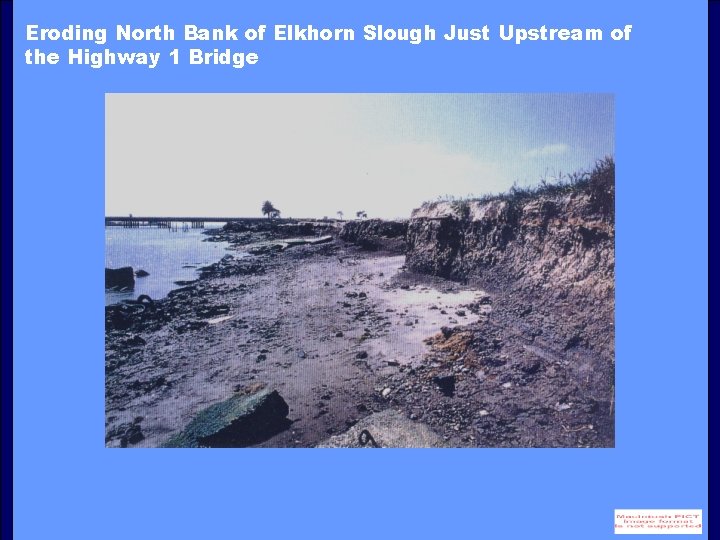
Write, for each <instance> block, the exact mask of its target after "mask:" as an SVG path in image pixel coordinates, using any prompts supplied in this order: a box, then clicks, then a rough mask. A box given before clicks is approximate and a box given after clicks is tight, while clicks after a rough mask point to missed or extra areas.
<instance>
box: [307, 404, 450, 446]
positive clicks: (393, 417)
mask: <svg viewBox="0 0 720 540" xmlns="http://www.w3.org/2000/svg"><path fill="white" fill-rule="evenodd" d="M364 431H367V432H368V433H369V434H370V437H371V440H370V438H368V437H367V435H366V436H365V437H364V440H363V442H364V443H365V444H361V439H360V435H361V433H363V432H364ZM368 443H370V444H368ZM446 446H447V444H446V443H445V442H444V441H443V438H442V437H440V435H438V434H437V433H435V432H434V431H432V430H431V429H430V428H429V427H428V426H427V425H425V424H422V423H420V422H415V421H413V420H409V419H408V418H406V417H405V416H404V415H403V414H402V413H401V412H399V411H395V410H392V409H388V410H385V411H382V412H379V413H375V414H371V415H370V416H367V417H365V418H363V419H362V420H360V421H359V422H358V423H357V424H355V425H354V426H353V427H351V428H350V429H349V430H347V431H346V432H345V433H341V434H340V435H335V436H334V437H330V438H329V439H328V440H326V441H325V442H323V443H321V444H319V445H318V448H363V447H364V448H442V447H446Z"/></svg>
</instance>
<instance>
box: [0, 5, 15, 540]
mask: <svg viewBox="0 0 720 540" xmlns="http://www.w3.org/2000/svg"><path fill="white" fill-rule="evenodd" d="M1 5H2V210H1V211H0V214H1V218H0V219H1V220H2V264H1V266H0V276H2V397H1V398H0V399H2V476H3V479H2V521H3V523H2V536H3V538H10V537H11V536H12V531H13V512H12V500H13V499H12V486H13V467H12V458H13V444H12V440H13V439H12V434H13V423H12V422H13V384H12V381H13V361H12V358H13V355H12V351H13V332H12V305H13V289H12V272H13V265H12V237H13V235H12V224H13V207H12V201H13V189H12V172H13V146H12V135H13V133H12V126H13V110H12V103H13V85H12V65H13V58H12V35H13V33H12V21H13V18H12V13H13V6H12V2H10V1H8V0H3V1H2V4H1Z"/></svg>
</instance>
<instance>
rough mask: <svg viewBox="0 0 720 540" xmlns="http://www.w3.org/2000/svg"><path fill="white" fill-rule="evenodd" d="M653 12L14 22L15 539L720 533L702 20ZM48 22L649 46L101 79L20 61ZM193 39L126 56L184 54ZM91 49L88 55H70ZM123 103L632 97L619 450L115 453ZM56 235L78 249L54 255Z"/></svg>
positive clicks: (287, 50) (342, 54) (311, 7)
mask: <svg viewBox="0 0 720 540" xmlns="http://www.w3.org/2000/svg"><path fill="white" fill-rule="evenodd" d="M647 7H648V4H647V3H641V2H627V1H614V0H612V1H611V0H607V1H605V2H602V3H594V4H592V5H587V4H586V3H581V2H560V1H547V2H502V3H500V2H497V3H492V4H491V3H482V4H481V3H479V2H453V1H446V2H442V3H438V4H436V5H435V7H422V6H420V5H417V4H416V3H409V2H408V3H406V5H405V6H400V5H398V4H397V3H390V2H374V1H370V2H362V3H344V4H340V3H338V4H335V6H334V7H323V6H321V5H320V4H312V3H307V2H303V3H299V2H298V3H291V2H287V3H275V2H257V3H250V2H243V3H239V2H230V1H224V2H222V1H206V2H202V3H192V4H183V3H181V2H169V3H160V2H138V1H124V2H112V3H110V2H77V1H70V2H67V1H66V2H51V1H40V0H35V1H18V2H15V21H14V24H15V36H14V40H15V52H14V59H15V65H14V99H15V103H14V113H15V125H14V165H15V171H14V292H15V305H14V343H15V351H14V370H15V371H14V459H15V461H14V472H15V479H14V504H15V507H14V508H15V509H14V516H15V534H16V537H17V538H21V539H45V538H73V539H85V538H92V539H97V538H103V539H113V538H128V537H129V538H136V539H140V538H224V537H250V536H256V535H257V536H260V537H267V538H305V537H308V538H387V537H391V536H392V537H396V538H493V539H495V538H521V539H527V538H552V539H565V538H567V539H577V538H583V539H595V538H610V537H613V536H614V535H613V510H614V509H615V508H690V509H695V508H702V509H704V510H705V511H706V512H705V513H706V514H707V477H706V476H707V5H706V3H704V2H698V1H692V2H675V3H672V2H667V3H660V4H655V5H654V7H653V8H651V9H653V11H647ZM33 23H34V24H40V25H41V26H56V27H63V26H65V25H68V24H82V25H83V26H90V27H92V26H104V27H109V28H110V29H114V25H115V24H126V23H127V24H133V25H135V26H148V27H150V26H154V25H156V24H163V23H167V24H170V25H171V26H174V27H176V28H177V29H178V30H179V29H181V28H182V25H183V24H190V23H192V24H198V25H203V26H211V27H212V26H223V25H224V24H226V23H227V24H231V25H233V26H240V27H249V26H252V25H257V24H261V23H266V24H281V23H295V24H308V23H312V24H314V25H316V26H352V27H355V28H362V26H363V25H365V24H370V23H375V24H380V23H382V24H385V25H387V26H415V25H422V24H425V23H428V24H431V25H433V26H435V27H436V28H438V29H444V28H446V27H447V26H449V25H450V24H452V23H457V24H460V25H467V26H476V25H482V24H489V25H490V26H491V28H494V27H497V25H499V24H503V23H504V24H510V23H514V24H517V25H520V26H539V25H541V24H547V25H549V26H570V27H573V26H590V27H601V28H605V29H609V28H613V27H622V26H624V25H625V24H632V25H633V34H632V39H631V41H630V42H617V43H616V42H611V41H604V42H601V43H580V42H578V43H569V42H566V43H561V42H554V43H550V42H548V43H541V42H536V43H526V44H524V45H521V46H514V45H512V44H509V43H506V42H502V41H500V40H499V39H497V38H496V39H494V40H493V41H491V42H489V43H481V44H480V43H465V44H463V43H448V42H444V41H442V40H441V41H437V42H434V43H427V44H423V45H421V46H417V47H413V46H410V45H408V44H405V43H400V44H392V43H383V44H379V43H373V42H364V41H363V40H362V39H359V40H358V41H356V42H354V43H342V42H339V43H299V42H286V43H275V42H273V41H265V42H263V43H256V44H244V43H243V42H240V43H239V44H237V45H236V46H235V47H236V48H237V49H239V50H257V52H258V53H259V54H260V58H261V60H260V63H259V64H257V65H255V66H250V67H247V68H245V69H243V70H236V69H232V68H230V67H228V66H212V67H197V66H182V65H181V66H171V65H168V63H167V58H164V60H165V63H161V65H160V66H159V67H158V68H157V69H155V70H148V69H146V68H144V67H127V66H124V67H120V66H107V67H105V68H103V69H101V70H93V69H90V68H89V67H84V66H67V65H57V66H26V65H24V61H23V60H24V59H23V51H24V50H25V49H27V48H30V47H31V46H34V44H28V43H27V42H26V41H25V39H24V37H25V36H24V28H25V25H26V24H33ZM110 34H111V35H112V32H110ZM177 37H178V39H180V38H181V32H179V34H178V36H177ZM176 43H177V45H175V44H173V43H172V42H167V43H155V42H151V43H149V44H147V43H138V44H134V45H132V44H131V45H128V44H122V45H118V44H115V43H113V42H111V43H110V44H109V45H108V47H110V48H111V49H116V50H131V49H132V48H135V49H136V50H159V51H163V52H164V53H167V51H169V50H170V49H172V48H173V47H175V46H179V47H184V46H185V44H184V43H182V42H176ZM78 46H81V47H86V46H89V45H87V44H71V43H65V44H58V46H57V50H64V49H66V48H68V47H78ZM218 46H220V47H221V48H225V47H226V45H225V44H219V45H218ZM42 48H44V49H46V50H53V49H54V47H53V46H52V44H46V45H45V46H44V47H42ZM163 56H164V57H165V56H166V54H164V55H163ZM106 92H611V93H614V94H615V95H616V114H617V117H616V126H617V138H616V162H617V252H616V260H617V320H616V323H617V404H616V410H617V434H616V441H617V442H616V448H614V449H593V450H587V449H555V450H552V449H540V450H535V449H510V450H508V449H476V450H467V449H465V450H460V449H458V450H385V451H333V450H324V451H318V450H210V451H208V450H204V451H202V450H201V451H193V450H179V451H174V450H126V451H123V450H110V449H106V448H105V447H104V395H103V392H104V388H103V383H104V360H103V358H104V347H103V339H104V328H103V326H104V317H103V309H104V308H103V294H104V291H103V279H104V278H103V272H102V268H103V253H104V234H103V217H104V99H105V98H104V94H105V93H106ZM56 226H61V227H70V228H71V229H72V232H73V234H72V237H69V236H68V241H67V242H62V243H61V242H55V241H49V239H50V238H57V237H58V235H57V234H55V233H53V231H52V229H53V227H56ZM70 291H72V293H71V292H70ZM705 521H706V524H707V515H706V516H705ZM705 534H707V528H706V531H705Z"/></svg>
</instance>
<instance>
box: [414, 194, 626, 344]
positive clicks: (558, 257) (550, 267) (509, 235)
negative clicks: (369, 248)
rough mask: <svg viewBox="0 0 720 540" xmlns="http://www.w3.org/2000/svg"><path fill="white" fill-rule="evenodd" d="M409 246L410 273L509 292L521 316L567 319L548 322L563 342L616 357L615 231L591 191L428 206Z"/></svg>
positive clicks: (509, 301)
mask: <svg viewBox="0 0 720 540" xmlns="http://www.w3.org/2000/svg"><path fill="white" fill-rule="evenodd" d="M406 240H407V267H408V269H410V270H412V271H415V272H420V273H428V274H432V275H437V276H442V277H446V278H451V279H456V280H463V281H469V282H477V283H478V284H479V285H481V286H482V287H485V288H488V289H490V290H496V291H498V292H500V291H502V293H503V294H502V299H503V300H504V301H505V302H506V303H507V304H508V305H507V307H508V308H510V309H511V310H513V309H514V310H516V311H518V313H519V315H522V313H523V312H525V315H529V314H530V313H531V312H533V310H535V311H536V312H540V311H542V312H545V314H546V315H548V316H550V317H553V316H554V317H555V318H559V319H560V320H558V321H555V322H553V323H552V324H548V323H547V322H544V323H543V326H550V327H551V328H550V329H551V330H553V331H555V332H556V334H557V336H558V339H560V340H567V342H568V343H569V345H571V346H572V345H573V344H575V345H585V346H588V347H591V348H593V349H596V350H599V351H602V352H603V356H605V355H612V354H613V352H614V346H613V337H614V332H613V328H614V327H613V320H614V307H615V300H614V295H615V249H614V244H615V227H614V223H613V219H612V217H609V216H608V215H606V212H601V211H599V210H597V209H596V208H595V205H594V204H593V201H592V198H591V195H590V194H589V193H587V192H583V191H578V192H573V193H569V194H564V195H552V196H550V195H540V196H536V197H533V198H529V199H526V200H524V201H520V202H518V201H513V200H508V199H506V200H502V199H501V200H493V201H489V202H472V201H471V202H437V203H427V204H425V205H423V206H422V207H421V208H419V209H417V210H415V211H414V212H413V214H412V217H411V219H410V222H409V225H408V232H407V239H406ZM546 319H547V317H545V319H543V321H546Z"/></svg>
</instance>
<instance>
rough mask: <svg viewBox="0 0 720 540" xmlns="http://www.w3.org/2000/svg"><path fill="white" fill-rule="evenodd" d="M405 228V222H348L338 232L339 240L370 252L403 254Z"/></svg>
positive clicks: (406, 223)
mask: <svg viewBox="0 0 720 540" xmlns="http://www.w3.org/2000/svg"><path fill="white" fill-rule="evenodd" d="M407 227H408V222H407V221H385V220H382V219H363V220H357V221H348V222H346V223H344V224H343V226H342V229H341V230H340V238H341V239H342V240H345V241H346V242H350V243H352V244H357V245H359V246H360V247H362V248H364V249H367V250H370V251H375V250H383V251H389V252H396V253H403V252H404V250H405V234H406V232H407Z"/></svg>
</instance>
